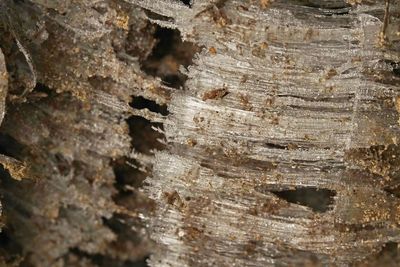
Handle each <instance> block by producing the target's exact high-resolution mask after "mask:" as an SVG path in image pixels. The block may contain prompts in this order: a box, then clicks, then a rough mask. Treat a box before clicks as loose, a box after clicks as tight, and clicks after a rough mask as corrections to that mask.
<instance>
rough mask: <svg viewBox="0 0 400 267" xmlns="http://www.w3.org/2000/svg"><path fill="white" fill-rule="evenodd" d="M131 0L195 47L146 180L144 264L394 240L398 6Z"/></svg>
mask: <svg viewBox="0 0 400 267" xmlns="http://www.w3.org/2000/svg"><path fill="white" fill-rule="evenodd" d="M131 2H134V3H137V4H138V5H140V6H142V7H144V8H146V9H149V10H151V11H152V12H154V13H158V14H160V15H162V16H163V17H162V18H159V19H155V20H156V21H157V23H159V24H160V25H163V26H166V27H173V28H177V29H179V30H180V31H181V33H182V34H183V36H184V38H186V39H187V40H190V41H192V42H194V43H196V44H197V45H199V46H202V47H204V49H203V50H202V51H201V52H200V53H199V54H198V55H197V56H196V58H195V60H194V64H193V65H192V66H190V67H189V70H188V71H187V75H188V77H189V79H188V81H187V82H186V84H185V89H184V90H183V91H177V92H175V93H174V94H173V96H172V100H171V102H170V103H169V106H168V108H169V112H170V115H169V116H168V121H167V122H166V123H165V135H166V141H167V143H168V152H159V153H157V154H156V164H155V167H154V175H153V176H152V177H151V178H148V179H147V180H146V181H147V183H148V185H147V186H146V192H148V193H149V194H150V195H151V197H152V198H153V199H155V200H156V201H157V203H158V207H157V212H156V214H157V215H156V216H157V217H156V218H151V219H150V224H151V230H152V236H153V238H154V239H155V240H156V241H157V242H158V243H160V244H161V248H160V250H159V251H158V252H157V253H156V254H155V255H154V256H153V257H152V258H151V261H150V262H151V264H150V265H151V266H300V265H302V264H303V265H307V266H309V265H310V266H311V265H312V266H313V265H318V266H319V265H323V266H326V264H335V265H339V266H340V265H347V264H350V263H355V262H359V261H360V260H363V259H364V258H365V257H367V256H369V255H371V254H374V255H377V253H378V252H379V251H381V249H382V248H383V247H385V246H386V244H392V243H393V244H395V243H396V242H398V241H399V238H400V229H399V223H400V216H399V212H400V201H399V199H398V197H397V194H398V186H399V180H398V175H399V173H398V167H397V166H398V164H399V159H398V157H399V148H398V140H399V138H400V131H399V130H400V128H399V114H398V112H399V106H398V105H399V90H398V89H399V75H398V74H399V73H398V68H399V66H398V62H399V61H400V59H399V42H398V41H399V37H398V29H399V28H398V27H399V21H398V16H397V15H396V14H398V12H399V2H398V1H390V5H389V2H386V3H385V1H355V2H357V3H358V2H362V3H361V4H355V3H351V2H349V3H346V2H344V1H294V0H293V1H278V0H277V1H238V0H228V1H214V2H212V1H199V0H198V1H196V0H195V1H194V2H193V4H192V7H191V8H189V7H185V6H183V5H180V4H178V3H175V2H172V1H157V2H156V3H155V2H154V1H131ZM351 4H353V5H351ZM167 6H168V8H167ZM396 16H397V17H396ZM388 247H391V248H392V249H394V250H396V249H397V248H396V246H394V247H393V246H390V245H388ZM367 263H368V261H367V262H364V263H360V264H364V265H365V264H367ZM375 264H376V263H375ZM375 266H377V265H375Z"/></svg>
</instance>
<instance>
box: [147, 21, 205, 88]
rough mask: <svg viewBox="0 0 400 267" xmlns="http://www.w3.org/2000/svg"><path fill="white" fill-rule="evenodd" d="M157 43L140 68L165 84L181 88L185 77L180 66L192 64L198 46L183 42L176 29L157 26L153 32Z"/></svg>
mask: <svg viewBox="0 0 400 267" xmlns="http://www.w3.org/2000/svg"><path fill="white" fill-rule="evenodd" d="M154 38H155V39H156V40H157V44H156V45H155V46H154V48H153V50H152V52H151V54H150V56H149V57H148V58H146V60H144V61H142V62H141V65H142V70H143V71H144V72H146V73H147V74H149V75H152V76H156V77H160V78H161V80H162V81H163V82H164V84H166V85H167V86H170V87H173V88H181V87H183V86H184V84H185V81H186V79H187V77H186V75H184V74H183V73H181V71H180V67H181V66H183V67H188V66H189V65H190V64H192V59H193V56H194V54H195V53H196V52H198V51H199V48H198V47H197V46H196V45H194V44H192V43H189V42H183V41H182V38H181V36H180V33H179V31H178V30H172V29H166V28H162V27H159V26H157V29H156V31H155V33H154Z"/></svg>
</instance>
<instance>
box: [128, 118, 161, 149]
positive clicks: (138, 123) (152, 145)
mask: <svg viewBox="0 0 400 267" xmlns="http://www.w3.org/2000/svg"><path fill="white" fill-rule="evenodd" d="M128 125H129V131H130V136H131V138H132V147H133V148H134V149H135V150H136V151H137V152H139V153H143V154H146V155H152V154H153V151H154V150H163V149H164V148H165V145H164V144H162V143H161V142H160V141H158V140H160V139H164V135H163V134H162V133H160V132H157V131H155V130H153V129H152V126H153V127H156V128H160V129H162V128H163V126H162V124H161V123H154V122H151V121H149V120H146V119H144V118H142V117H139V116H132V117H130V118H129V119H128Z"/></svg>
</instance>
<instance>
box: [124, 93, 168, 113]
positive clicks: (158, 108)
mask: <svg viewBox="0 0 400 267" xmlns="http://www.w3.org/2000/svg"><path fill="white" fill-rule="evenodd" d="M130 105H131V107H133V108H135V109H144V108H147V109H148V110H150V111H153V112H156V113H160V114H161V115H164V116H166V115H168V109H167V106H166V105H159V104H157V103H156V102H155V101H153V100H148V99H146V98H144V97H142V96H134V97H133V98H132V102H131V103H130Z"/></svg>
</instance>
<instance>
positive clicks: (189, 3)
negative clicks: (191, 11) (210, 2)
mask: <svg viewBox="0 0 400 267" xmlns="http://www.w3.org/2000/svg"><path fill="white" fill-rule="evenodd" d="M180 2H181V3H182V4H184V5H185V6H188V7H190V8H191V7H192V5H193V3H192V2H193V0H180Z"/></svg>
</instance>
